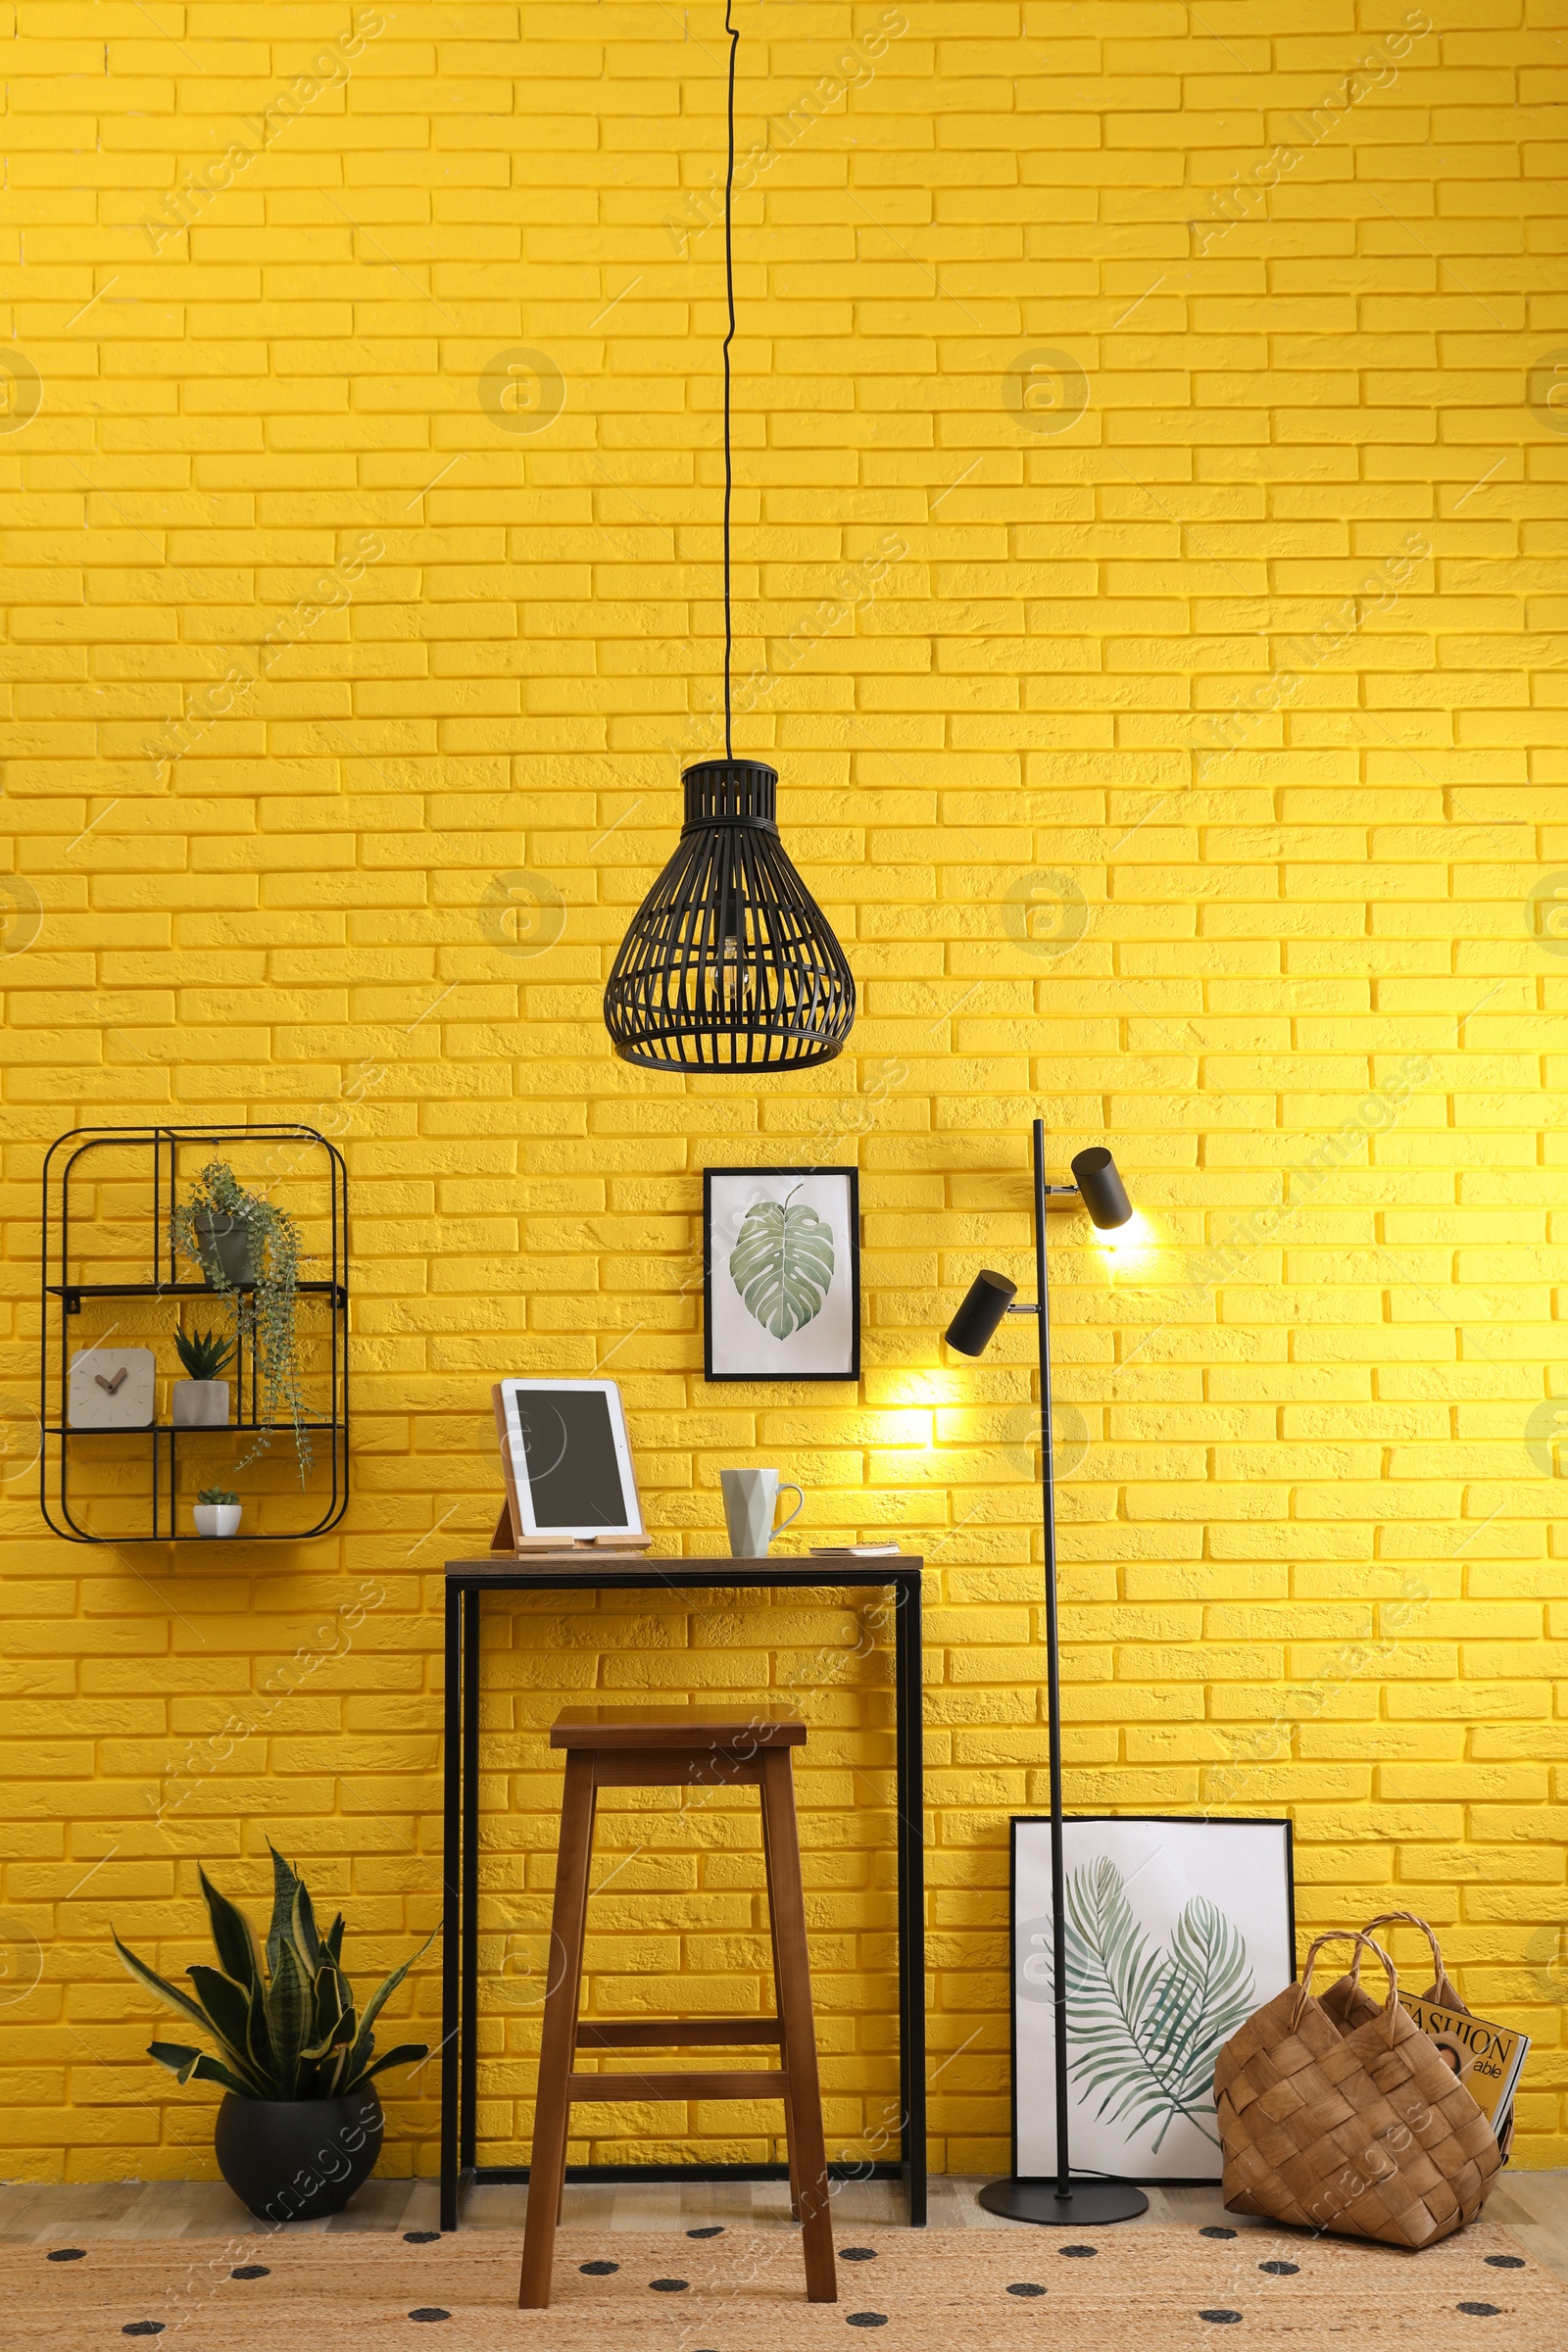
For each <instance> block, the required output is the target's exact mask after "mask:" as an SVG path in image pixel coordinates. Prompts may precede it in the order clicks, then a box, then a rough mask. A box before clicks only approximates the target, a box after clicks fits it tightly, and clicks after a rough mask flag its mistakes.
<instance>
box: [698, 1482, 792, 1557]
mask: <svg viewBox="0 0 1568 2352" xmlns="http://www.w3.org/2000/svg"><path fill="white" fill-rule="evenodd" d="M718 1483H719V1485H720V1486H721V1487H722V1488H723V1490H724V1524H725V1526H726V1527H727V1528H728V1529H729V1548H730V1557H731V1558H732V1559H737V1560H765V1559H766V1557H767V1547H768V1545H769V1544H771V1543H772V1541H773V1538H774V1537H775V1536H776V1535H779V1534H781V1533H782V1532H783V1529H784V1528H786V1527H788V1526H789V1525H790V1522H791V1520H795V1519H798V1518H799V1517H800V1515H801V1513H802V1512H803V1511H804V1510H805V1508H806V1490H805V1489H804V1488H803V1487H798V1486H797V1485H796V1484H795V1481H794V1480H793V1479H789V1478H787V1479H786V1480H785V1481H784V1488H785V1492H786V1493H787V1494H790V1495H799V1496H800V1500H799V1501H798V1502H797V1503H796V1505H795V1508H794V1510H793V1511H791V1513H790V1515H789V1518H788V1519H785V1520H783V1521H781V1522H780V1524H779V1526H778V1527H775V1526H774V1525H773V1513H774V1511H775V1510H776V1509H777V1507H778V1487H779V1478H778V1472H777V1471H776V1470H721V1471H720V1472H719V1474H718Z"/></svg>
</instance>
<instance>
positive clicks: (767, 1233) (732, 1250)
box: [703, 1168, 860, 1380]
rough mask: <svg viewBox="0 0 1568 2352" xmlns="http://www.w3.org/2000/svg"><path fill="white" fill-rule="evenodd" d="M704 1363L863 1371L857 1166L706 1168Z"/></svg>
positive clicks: (732, 1375) (717, 1376) (800, 1373)
mask: <svg viewBox="0 0 1568 2352" xmlns="http://www.w3.org/2000/svg"><path fill="white" fill-rule="evenodd" d="M703 1371H704V1374H705V1376H706V1377H707V1378H708V1379H709V1380H858V1379H859V1377H860V1181H859V1172H858V1169H855V1168H709V1169H707V1170H705V1172H704V1176H703Z"/></svg>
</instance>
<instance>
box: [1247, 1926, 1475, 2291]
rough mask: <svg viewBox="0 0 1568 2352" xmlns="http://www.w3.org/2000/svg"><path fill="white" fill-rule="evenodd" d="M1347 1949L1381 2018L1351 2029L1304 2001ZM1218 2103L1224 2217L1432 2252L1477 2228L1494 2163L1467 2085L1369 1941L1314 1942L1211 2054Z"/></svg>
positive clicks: (1339, 1936)
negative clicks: (1324, 1954) (1376, 1989)
mask: <svg viewBox="0 0 1568 2352" xmlns="http://www.w3.org/2000/svg"><path fill="white" fill-rule="evenodd" d="M1343 1941H1349V1942H1352V1943H1353V1944H1354V1945H1355V1946H1356V1948H1357V1951H1358V1952H1359V1950H1360V1949H1361V1948H1362V1947H1364V1948H1365V1949H1366V1950H1367V1951H1369V1952H1371V1953H1372V1954H1373V1955H1374V1957H1375V1958H1377V1959H1378V1960H1380V1961H1381V1962H1382V1964H1383V1966H1384V1968H1385V1970H1386V1971H1387V1973H1388V1979H1389V1996H1388V1999H1387V2000H1386V2001H1385V2002H1384V2004H1383V2006H1382V2008H1381V2009H1377V2010H1375V2011H1374V2012H1373V2014H1372V2015H1371V2016H1370V2017H1369V2018H1367V2019H1366V2020H1365V2022H1364V2023H1361V2024H1358V2025H1354V2026H1347V2025H1342V2024H1341V2023H1340V2022H1339V2021H1338V2020H1337V2019H1336V2018H1335V2017H1334V2016H1333V2015H1332V2014H1331V2013H1330V2011H1329V2009H1328V2007H1327V2005H1326V2003H1324V2002H1322V2001H1318V2000H1314V1999H1313V1997H1312V1989H1311V1985H1312V1964H1313V1962H1314V1961H1315V1960H1316V1958H1317V1955H1318V1953H1319V1951H1320V1950H1321V1949H1322V1947H1323V1945H1324V1944H1325V1943H1335V1942H1343ZM1356 1989H1357V1993H1358V1994H1359V1998H1360V1999H1361V2000H1365V1999H1366V1998H1367V1995H1365V1994H1364V1993H1359V1987H1357V1988H1356ZM1214 2096H1215V2099H1216V2100H1217V2102H1218V2106H1219V2133H1220V2144H1221V2146H1222V2148H1223V2150H1224V2156H1225V2205H1226V2209H1227V2211H1229V2212H1231V2213H1252V2214H1261V2215H1263V2216H1265V2217H1266V2218H1267V2219H1268V2220H1270V2221H1276V2222H1289V2223H1293V2224H1295V2226H1296V2227H1297V2228H1298V2229H1320V2230H1321V2229H1328V2230H1332V2231H1334V2232H1335V2233H1336V2234H1338V2235H1339V2236H1342V2237H1372V2238H1380V2239H1381V2240H1382V2241H1383V2242H1384V2244H1386V2245H1391V2246H1430V2245H1435V2244H1436V2243H1437V2241H1438V2239H1439V2238H1441V2237H1446V2236H1447V2235H1448V2234H1449V2232H1450V2231H1451V2230H1454V2229H1459V2228H1460V2227H1461V2225H1462V2224H1463V2223H1465V2222H1469V2221H1473V2220H1474V2219H1475V2217H1476V2215H1477V2214H1478V2213H1479V2212H1480V2210H1481V2204H1482V2200H1483V2198H1484V2197H1485V2196H1486V2193H1487V2190H1488V2188H1489V2187H1490V2186H1491V2184H1492V2181H1493V2180H1494V2178H1495V2175H1496V2172H1497V2170H1498V2167H1499V2166H1500V2164H1501V2161H1502V2159H1501V2158H1500V2156H1499V2155H1498V2153H1497V2143H1496V2141H1495V2138H1494V2137H1493V2135H1492V2127H1491V2125H1490V2124H1489V2123H1488V2122H1487V2119H1486V2117H1485V2116H1484V2115H1483V2114H1482V2112H1481V2110H1480V2108H1479V2107H1478V2106H1477V2105H1476V2103H1475V2101H1474V2099H1473V2098H1472V2097H1471V2096H1470V2093H1469V2092H1468V2091H1467V2090H1466V2089H1465V2087H1464V2084H1463V2083H1462V2082H1458V2081H1457V2080H1456V2078H1455V2077H1454V2076H1453V2075H1451V2074H1450V2073H1449V2071H1448V2069H1447V2068H1446V2066H1445V2065H1444V2063H1443V2060H1442V2059H1441V2058H1440V2057H1439V2055H1438V2052H1437V2048H1436V2046H1435V2044H1434V2043H1432V2042H1431V2041H1429V2040H1428V2038H1427V2036H1426V2035H1425V2034H1423V2033H1422V2032H1421V2030H1420V2028H1419V2027H1418V2026H1417V2025H1415V2024H1414V2023H1413V2022H1412V2021H1411V2019H1410V2018H1409V2017H1408V2016H1407V2015H1406V2013H1405V2012H1404V2010H1402V2009H1401V2008H1400V2007H1399V1984H1398V1978H1397V1976H1396V1974H1395V1968H1394V1963H1393V1961H1392V1960H1391V1959H1390V1958H1389V1956H1388V1954H1387V1953H1386V1952H1385V1951H1383V1950H1382V1949H1381V1948H1380V1947H1379V1946H1378V1945H1377V1944H1375V1943H1374V1942H1373V1941H1372V1939H1371V1937H1370V1936H1347V1935H1346V1934H1345V1932H1344V1931H1343V1930H1336V1931H1335V1932H1334V1933H1333V1934H1331V1935H1327V1936H1319V1937H1318V1938H1317V1941H1316V1942H1315V1943H1314V1944H1313V1945H1312V1947H1311V1949H1310V1950H1309V1951H1308V1953H1307V1955H1306V1964H1305V1967H1304V1968H1303V1969H1302V1972H1301V1982H1300V1984H1299V1985H1287V1986H1286V1988H1285V1990H1284V1991H1283V1992H1281V1993H1277V1994H1276V1995H1275V1997H1274V1999H1273V2000H1271V2001H1268V2002H1265V2004H1264V2005H1263V2007H1262V2008H1261V2009H1259V2010H1257V2011H1256V2012H1255V2013H1254V2015H1253V2016H1251V2017H1250V2018H1249V2020H1248V2022H1247V2024H1246V2025H1245V2026H1243V2028H1242V2030H1241V2032H1240V2033H1239V2034H1233V2036H1232V2037H1231V2039H1230V2040H1229V2041H1228V2042H1227V2043H1226V2044H1225V2047H1224V2048H1223V2049H1222V2050H1221V2052H1220V2054H1219V2057H1218V2060H1217V2061H1216V2063H1215V2067H1214Z"/></svg>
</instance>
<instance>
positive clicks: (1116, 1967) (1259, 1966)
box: [1012, 1814, 1296, 2186]
mask: <svg viewBox="0 0 1568 2352" xmlns="http://www.w3.org/2000/svg"><path fill="white" fill-rule="evenodd" d="M1062 1838H1063V1846H1062V1851H1063V1860H1064V1864H1065V1872H1066V1886H1067V2079H1068V2085H1069V2089H1070V2092H1071V2099H1072V2104H1071V2108H1070V2111H1069V2119H1068V2120H1069V2131H1070V2140H1071V2151H1072V2164H1073V2170H1074V2171H1075V2172H1085V2173H1112V2174H1116V2175H1118V2176H1119V2177H1120V2178H1121V2179H1123V2180H1138V2181H1146V2182H1147V2181H1155V2180H1159V2181H1166V2182H1171V2183H1180V2184H1184V2185H1188V2186H1198V2185H1200V2184H1202V2183H1205V2182H1208V2181H1212V2180H1219V2178H1220V2172H1221V2165H1220V2145H1219V2131H1218V2128H1217V2125H1216V2122H1215V2117H1214V2059H1215V2056H1216V2054H1217V2052H1218V2051H1219V2050H1220V2048H1221V2047H1222V2045H1223V2044H1224V2043H1225V2042H1227V2041H1228V2040H1229V2039H1230V2037H1231V2035H1232V2034H1234V2033H1235V2032H1236V2031H1237V2029H1238V2028H1239V2027H1240V2026H1242V2025H1244V2024H1245V2023H1246V2021H1247V2020H1248V2018H1250V2016H1251V2014H1252V2012H1253V2010H1254V2009H1258V2008H1261V2006H1262V2004H1263V2003H1264V2002H1265V2001H1269V2000H1272V1999H1273V1997H1274V1995H1275V1994H1276V1993H1277V1992H1283V1991H1284V1989H1285V1987H1286V1985H1291V1984H1294V1982H1295V1980H1296V1905H1295V1896H1294V1891H1293V1883H1292V1875H1291V1825H1290V1823H1289V1822H1288V1821H1205V1820H1192V1821H1185V1820H1181V1819H1173V1818H1169V1817H1167V1816H1164V1815H1150V1814H1106V1815H1102V1816H1098V1817H1097V1816H1092V1815H1079V1816H1075V1817H1073V1818H1071V1819H1069V1820H1067V1821H1065V1822H1064V1823H1063V1824H1062ZM1051 1931H1052V1909H1051V1820H1050V1816H1049V1815H1047V1816H1044V1817H1042V1818H1039V1819H1037V1818H1035V1817H1033V1816H1023V1815H1015V1816H1014V1817H1013V1823H1012V1993H1013V1999H1012V2169H1013V2173H1014V2176H1015V2177H1016V2178H1018V2179H1022V2180H1039V2179H1042V2178H1044V2177H1045V2176H1046V2175H1048V2174H1051V2173H1054V2171H1055V2168H1056V2118H1055V2097H1054V2082H1055V2072H1054V2068H1055V2059H1054V2038H1053V2037H1054V2018H1053V1997H1052V1982H1051V1944H1052V1934H1051Z"/></svg>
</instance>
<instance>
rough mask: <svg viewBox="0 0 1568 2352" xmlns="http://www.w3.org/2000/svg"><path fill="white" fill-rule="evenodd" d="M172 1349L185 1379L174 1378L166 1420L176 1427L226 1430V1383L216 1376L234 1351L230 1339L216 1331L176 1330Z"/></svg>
mask: <svg viewBox="0 0 1568 2352" xmlns="http://www.w3.org/2000/svg"><path fill="white" fill-rule="evenodd" d="M174 1350H175V1353H176V1354H177V1355H178V1357H179V1360H180V1362H181V1363H182V1364H183V1365H184V1367H185V1369H186V1371H187V1372H188V1373H189V1374H190V1378H189V1379H188V1380H176V1381H175V1382H174V1384H173V1389H172V1393H171V1397H170V1419H171V1420H172V1422H173V1424H174V1427H175V1428H176V1429H226V1428H227V1427H228V1383H227V1381H226V1380H220V1379H219V1377H218V1375H219V1374H220V1372H221V1371H222V1369H223V1366H224V1365H225V1364H226V1363H227V1362H228V1359H229V1357H230V1356H231V1355H232V1354H233V1352H234V1343H233V1341H232V1340H224V1339H221V1338H220V1337H219V1335H218V1333H217V1332H216V1331H192V1332H187V1331H176V1332H175V1334H174Z"/></svg>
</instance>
